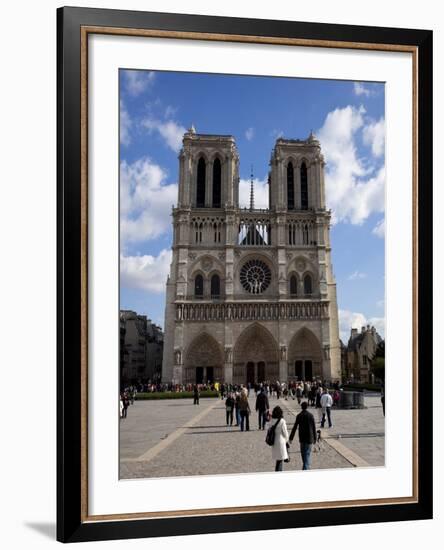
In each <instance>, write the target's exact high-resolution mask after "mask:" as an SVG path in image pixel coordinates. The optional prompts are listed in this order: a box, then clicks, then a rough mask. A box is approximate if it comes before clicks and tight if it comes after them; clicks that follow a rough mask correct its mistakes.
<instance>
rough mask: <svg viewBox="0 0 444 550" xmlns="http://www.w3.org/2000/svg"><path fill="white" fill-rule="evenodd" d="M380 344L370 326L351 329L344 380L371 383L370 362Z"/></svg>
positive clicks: (379, 339) (378, 337)
mask: <svg viewBox="0 0 444 550" xmlns="http://www.w3.org/2000/svg"><path fill="white" fill-rule="evenodd" d="M381 342H382V338H381V336H380V335H379V334H378V333H377V332H376V329H375V327H372V326H370V325H367V326H364V327H362V328H361V332H359V331H358V329H357V328H352V329H351V332H350V338H349V340H348V345H347V368H346V376H345V377H346V379H347V380H352V381H354V382H362V383H371V382H373V380H372V377H371V361H372V359H373V358H374V356H375V354H376V351H377V348H378V346H379V345H380V343H381Z"/></svg>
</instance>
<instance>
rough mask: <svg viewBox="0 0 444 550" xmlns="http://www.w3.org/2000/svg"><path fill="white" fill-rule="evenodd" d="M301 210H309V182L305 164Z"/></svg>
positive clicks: (302, 173) (302, 175)
mask: <svg viewBox="0 0 444 550" xmlns="http://www.w3.org/2000/svg"><path fill="white" fill-rule="evenodd" d="M301 209H302V210H308V182H307V166H306V164H305V162H303V163H302V166H301Z"/></svg>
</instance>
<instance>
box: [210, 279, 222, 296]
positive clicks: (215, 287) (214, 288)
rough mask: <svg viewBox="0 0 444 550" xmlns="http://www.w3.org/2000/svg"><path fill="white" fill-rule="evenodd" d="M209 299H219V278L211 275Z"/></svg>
mask: <svg viewBox="0 0 444 550" xmlns="http://www.w3.org/2000/svg"><path fill="white" fill-rule="evenodd" d="M211 297H212V298H219V297H220V278H219V275H213V276H212V277H211Z"/></svg>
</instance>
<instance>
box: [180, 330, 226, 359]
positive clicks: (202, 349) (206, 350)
mask: <svg viewBox="0 0 444 550" xmlns="http://www.w3.org/2000/svg"><path fill="white" fill-rule="evenodd" d="M222 364H223V354H222V350H221V348H220V346H219V344H218V343H217V341H216V340H215V338H213V336H211V335H210V334H208V332H202V333H201V334H199V335H198V336H196V338H194V340H193V341H192V342H191V343H190V345H189V346H188V349H187V351H186V354H185V367H212V366H222Z"/></svg>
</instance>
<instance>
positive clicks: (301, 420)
mask: <svg viewBox="0 0 444 550" xmlns="http://www.w3.org/2000/svg"><path fill="white" fill-rule="evenodd" d="M301 408H302V411H301V412H300V413H299V414H298V415H297V417H296V422H295V423H294V426H293V429H292V430H291V433H290V443H292V442H293V439H294V436H295V434H296V430H297V429H298V428H299V445H300V448H301V457H302V469H303V470H309V469H310V466H311V449H312V445H313V443H316V424H315V419H314V416H313V415H312V414H311V412H310V411H308V409H307V408H308V403H307V402H306V401H303V402H302V405H301Z"/></svg>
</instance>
